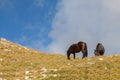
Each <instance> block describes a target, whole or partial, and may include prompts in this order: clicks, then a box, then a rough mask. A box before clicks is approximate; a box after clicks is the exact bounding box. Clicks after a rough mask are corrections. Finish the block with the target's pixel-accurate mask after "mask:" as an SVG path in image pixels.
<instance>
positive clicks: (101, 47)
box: [96, 43, 105, 51]
mask: <svg viewBox="0 0 120 80" xmlns="http://www.w3.org/2000/svg"><path fill="white" fill-rule="evenodd" d="M96 50H97V51H105V48H104V46H103V45H102V44H101V43H98V45H97V47H96Z"/></svg>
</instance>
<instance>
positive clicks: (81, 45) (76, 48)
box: [67, 41, 88, 59]
mask: <svg viewBox="0 0 120 80" xmlns="http://www.w3.org/2000/svg"><path fill="white" fill-rule="evenodd" d="M80 51H82V53H83V57H82V58H85V57H87V55H88V51H87V44H86V43H85V42H82V41H80V42H78V43H77V44H72V45H71V46H70V47H69V49H68V50H67V58H68V59H70V54H73V56H74V59H75V53H78V52H80Z"/></svg>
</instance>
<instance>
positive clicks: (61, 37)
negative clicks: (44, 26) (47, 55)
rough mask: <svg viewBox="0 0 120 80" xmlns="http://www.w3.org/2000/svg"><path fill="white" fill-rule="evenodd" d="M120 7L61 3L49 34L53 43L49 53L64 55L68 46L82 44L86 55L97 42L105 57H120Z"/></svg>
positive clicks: (102, 2) (98, 1) (114, 1)
mask: <svg viewBox="0 0 120 80" xmlns="http://www.w3.org/2000/svg"><path fill="white" fill-rule="evenodd" d="M119 4H120V1H119V0H61V2H60V3H58V7H57V9H58V12H57V13H56V15H55V17H54V19H53V23H52V30H51V32H50V34H49V36H50V38H51V39H52V40H53V42H52V43H51V44H50V45H49V46H48V48H49V51H50V52H51V53H62V54H65V53H66V50H67V49H68V47H69V46H70V45H71V44H73V43H77V42H78V41H85V42H87V44H88V49H89V55H93V50H94V49H95V47H96V45H97V43H98V42H101V43H103V45H104V46H105V48H106V54H107V55H108V54H114V53H119V52H120V49H119V47H120V43H119V40H120V37H119V34H120V32H119V30H120V23H119V21H120V9H119V7H120V5H119Z"/></svg>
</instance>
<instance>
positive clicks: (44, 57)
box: [0, 38, 120, 80]
mask: <svg viewBox="0 0 120 80" xmlns="http://www.w3.org/2000/svg"><path fill="white" fill-rule="evenodd" d="M119 79H120V55H119V54H118V55H112V56H99V57H88V58H85V59H81V58H77V59H75V60H74V59H73V58H71V60H67V59H66V56H64V55H60V54H47V53H43V52H39V51H36V50H33V49H29V48H26V47H24V46H21V45H18V44H15V43H13V42H10V41H8V40H6V39H3V38H2V39H0V80H119Z"/></svg>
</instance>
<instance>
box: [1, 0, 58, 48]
mask: <svg viewBox="0 0 120 80" xmlns="http://www.w3.org/2000/svg"><path fill="white" fill-rule="evenodd" d="M57 2H58V0H0V26H1V30H0V37H4V38H7V39H9V40H11V41H14V42H17V43H20V44H22V45H25V46H30V47H33V48H36V49H40V48H37V47H35V46H32V45H33V43H35V42H36V41H41V42H42V44H44V45H46V46H47V45H48V44H49V43H50V42H51V39H50V38H49V37H48V33H49V31H50V30H51V22H52V19H53V17H54V15H55V12H56V5H57ZM35 44H37V43H35Z"/></svg>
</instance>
